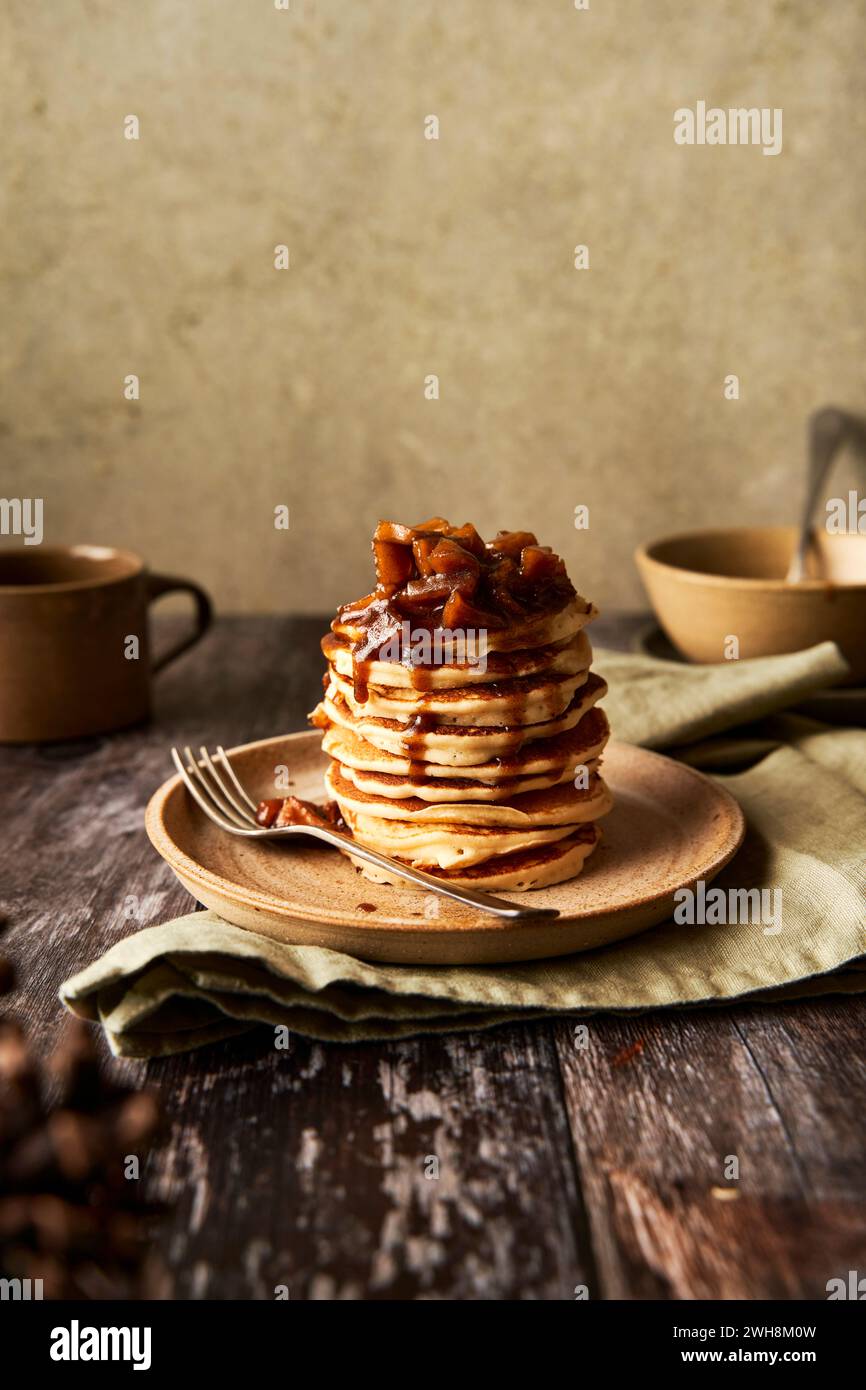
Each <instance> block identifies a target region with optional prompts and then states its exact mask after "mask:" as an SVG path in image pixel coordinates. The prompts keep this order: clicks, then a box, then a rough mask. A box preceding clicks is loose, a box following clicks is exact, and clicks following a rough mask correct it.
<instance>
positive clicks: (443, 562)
mask: <svg viewBox="0 0 866 1390" xmlns="http://www.w3.org/2000/svg"><path fill="white" fill-rule="evenodd" d="M373 556H374V560H375V565H376V579H377V581H378V584H377V589H376V592H375V593H374V594H370V595H369V596H368V597H367V598H364V599H361V600H359V601H358V602H357V603H349V604H346V605H345V606H344V607H343V608H341V609H340V613H339V620H340V621H342V622H346V623H350V624H351V623H352V622H358V621H363V625H364V626H365V627H368V626H369V624H370V618H371V617H373V616H374V614H375V618H376V620H377V625H378V626H379V627H380V630H381V628H382V627H385V626H387V627H390V626H391V625H392V624H390V623H382V621H381V620H382V618H384V617H385V613H384V612H383V609H385V608H387V612H388V616H389V617H390V618H392V619H393V618H397V619H398V625H399V620H400V619H402V618H403V617H410V618H411V617H416V616H418V615H422V616H424V615H426V616H427V617H428V619H429V618H435V619H436V625H437V626H439V625H441V626H446V623H445V610H446V608H447V607H448V606H449V603H450V606H451V610H452V616H453V615H454V614H456V613H458V612H464V611H466V609H469V610H471V611H473V612H474V613H476V614H478V615H483V617H484V619H485V621H486V626H488V627H490V626H493V627H502V626H503V625H504V623H505V622H507V621H508V620H510V619H514V618H517V617H521V616H522V617H526V616H531V615H532V614H534V613H536V612H539V611H545V610H548V609H549V610H553V609H555V608H558V607H561V606H562V605H563V603H565V602H566V601H567V600H568V599H569V598H571V597H572V595H573V594H574V588H573V587H572V584H571V582H570V580H569V578H568V575H567V574H566V571H565V565H564V564H563V562H562V560H561V559H560V558H559V556H558V555H556V554H554V552H553V551H552V550H551V549H550V546H547V545H539V544H538V540H537V538H536V537H535V536H534V535H533V534H532V532H531V531H499V532H498V533H497V535H496V536H495V538H494V539H493V540H492V541H488V542H487V543H486V544H485V542H484V541H483V540H482V539H481V537H480V536H479V534H478V532H477V531H476V529H475V527H474V526H473V525H472V524H471V523H470V522H466V523H465V524H464V525H463V526H451V525H449V523H448V522H447V521H445V519H444V518H443V517H441V516H434V517H432V518H431V520H430V521H425V522H422V523H421V524H420V525H419V526H403V525H401V524H400V523H399V522H396V521H380V522H379V525H378V526H377V527H376V531H375V534H374V536H373ZM456 595H459V597H460V599H461V600H462V601H463V602H462V603H460V604H458V603H456V602H455V603H451V600H452V599H453V598H454V597H455V596H456ZM370 609H373V610H374V613H373V614H371V613H370V612H369V610H370ZM377 610H378V611H377ZM362 614H366V617H365V618H364V619H362V616H361V615H362Z"/></svg>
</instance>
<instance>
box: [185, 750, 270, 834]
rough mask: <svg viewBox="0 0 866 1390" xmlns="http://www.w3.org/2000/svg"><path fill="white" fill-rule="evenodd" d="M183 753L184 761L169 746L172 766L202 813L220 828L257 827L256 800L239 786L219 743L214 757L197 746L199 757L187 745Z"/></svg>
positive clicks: (248, 828) (247, 828) (258, 828)
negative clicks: (172, 761)
mask: <svg viewBox="0 0 866 1390" xmlns="http://www.w3.org/2000/svg"><path fill="white" fill-rule="evenodd" d="M183 752H184V758H185V760H186V762H185V764H184V761H183V760H182V759H181V756H180V754H179V753H178V751H177V749H176V748H172V750H171V756H172V758H173V760H174V765H175V767H176V768H177V770H178V772H179V773H180V775H181V777H182V779H183V783H184V786H185V787H186V789H187V791H188V792H189V794H190V796H192V797H193V798H194V799H195V801H196V802H197V804H198V805H199V806H200V807H201V809H202V811H204V813H205V815H206V816H208V817H209V818H210V819H211V820H212V821H213V822H214V824H215V825H218V826H219V827H220V828H221V829H222V830H234V831H237V830H260V829H261V826H260V825H259V824H258V822H257V820H256V814H255V813H256V803H255V802H254V801H253V800H252V798H251V797H250V796H249V795H248V794H247V792H246V791H245V790H244V788H243V787H242V786H241V783H240V781H239V780H238V776H237V773H236V772H235V770H234V768H233V767H232V765H231V763H230V762H229V759H228V755H227V753H226V751H225V749H224V748H223V747H222V745H221V744H218V745H217V750H216V752H215V754H214V756H213V757H211V755H210V753H209V752H208V750H207V749H206V748H200V749H199V753H200V757H199V759H196V758H195V757H194V756H193V752H192V749H191V748H189V747H186V748H184V750H183ZM217 763H219V770H218V769H217V766H216V764H217Z"/></svg>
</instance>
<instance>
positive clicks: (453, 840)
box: [311, 518, 611, 890]
mask: <svg viewBox="0 0 866 1390" xmlns="http://www.w3.org/2000/svg"><path fill="white" fill-rule="evenodd" d="M383 531H384V536H385V537H386V539H385V540H384V541H381V540H380V541H379V548H378V549H377V543H376V541H375V540H374V550H376V557H377V571H378V575H379V586H378V588H377V590H376V592H375V593H374V594H372V595H370V596H369V598H368V599H366V600H361V601H360V603H358V604H352V605H347V606H346V607H345V608H343V609H341V610H340V613H339V614H338V616H337V618H336V619H335V621H334V623H333V624H332V632H331V634H329V635H328V636H327V637H325V638H324V639H323V641H322V649H323V652H324V654H325V657H326V659H327V662H328V673H327V676H326V678H325V693H324V698H323V699H322V701H321V703H320V704H319V705H318V706H317V707H316V709H315V710H314V711H313V714H312V715H311V719H312V721H313V722H314V723H315V724H316V725H317V726H318V727H320V728H321V729H322V730H323V731H324V732H323V738H322V747H323V749H324V750H325V752H326V753H328V754H329V755H330V758H331V763H330V767H329V769H328V772H327V773H326V778H325V780H326V785H327V788H328V792H329V795H330V796H331V798H332V799H333V800H334V801H335V802H336V803H337V806H338V807H339V811H340V814H341V816H342V818H343V820H344V821H345V823H346V825H347V826H348V828H349V829H350V830H351V832H352V834H353V835H354V837H355V839H357V840H358V841H359V842H361V843H363V844H365V845H369V846H370V847H371V848H373V849H376V850H379V851H380V852H381V853H382V854H385V855H388V856H389V857H391V858H394V859H399V860H403V861H405V862H407V863H409V864H412V865H414V866H416V867H418V868H423V869H425V870H426V871H428V872H429V873H432V874H434V875H436V876H437V877H439V878H442V879H446V880H449V881H451V882H454V883H463V884H469V885H472V886H475V887H478V888H491V889H511V890H521V889H529V888H540V887H543V886H544V885H546V884H552V883H560V882H562V881H563V880H564V879H568V878H572V877H573V876H574V875H576V874H578V873H580V871H581V868H582V867H583V863H584V861H585V860H586V858H587V857H588V855H590V854H591V853H592V851H593V849H595V847H596V845H597V843H598V841H599V838H600V831H599V829H598V827H597V825H596V822H597V821H598V819H599V818H600V817H601V816H603V815H605V814H606V812H607V811H609V810H610V807H611V796H610V792H609V791H608V788H607V786H606V785H605V783H604V781H603V779H602V777H601V774H600V773H599V770H598V769H599V762H600V759H601V754H602V752H603V750H604V746H605V743H606V742H607V739H608V735H609V728H608V723H607V719H606V717H605V715H604V713H603V712H602V711H601V710H600V709H597V708H596V702H597V701H598V700H599V699H600V698H601V697H602V696H603V695H604V694H605V691H606V689H607V687H606V685H605V683H604V681H603V680H602V679H601V678H600V677H599V676H597V675H594V674H593V673H592V672H591V670H590V665H591V661H592V648H591V647H590V644H589V641H588V639H587V636H586V633H585V631H584V629H585V627H586V625H587V624H588V623H589V622H591V621H592V619H593V618H594V617H595V616H596V610H595V609H594V608H593V606H592V604H591V603H588V602H587V601H586V600H585V599H583V598H581V597H580V595H579V594H577V593H575V591H574V589H573V587H572V586H571V584H570V582H569V581H568V579H567V576H566V575H565V570H564V567H563V566H562V562H561V561H560V560H559V559H558V558H557V557H556V556H555V555H552V553H551V552H550V551H549V550H546V549H545V548H543V547H539V546H538V545H537V542H536V541H535V537H534V536H531V535H530V534H529V533H523V532H521V533H517V532H502V533H500V535H499V536H498V537H497V538H496V540H495V541H492V542H490V543H489V544H488V545H485V543H484V542H483V541H481V540H480V538H478V536H477V533H476V532H475V531H474V528H472V527H462V528H459V529H458V528H455V527H451V526H449V525H448V523H447V522H444V521H442V520H441V518H435V519H434V521H433V522H427V523H424V524H423V525H422V526H420V527H413V528H409V527H396V526H394V525H393V524H392V523H381V524H380V527H379V529H378V530H377V533H376V534H377V537H379V536H380V533H383ZM395 534H396V535H398V536H399V537H400V538H401V539H400V541H399V542H395V541H393V540H392V539H391V537H392V536H393V535H395ZM466 536H468V541H464V540H463V539H462V538H463V537H466ZM403 537H406V538H407V539H402V538H403ZM419 537H420V538H421V540H422V541H423V542H424V545H423V547H422V549H421V550H420V551H419V549H418V544H417V542H418V538H419ZM440 537H441V538H442V539H443V540H447V542H448V545H447V546H444V547H443V546H441V545H439V544H438V541H439V538H440ZM455 538H456V539H455ZM398 543H399V544H401V545H403V546H408V547H409V550H408V555H409V556H410V557H411V556H412V555H413V553H414V555H415V556H416V557H417V559H416V560H411V559H409V558H404V557H403V556H401V555H399V554H398V556H397V558H398V560H399V562H400V563H399V564H397V565H396V567H395V563H392V562H393V560H394V554H395V553H396V551H392V552H391V554H390V556H389V555H388V554H385V555H384V556H383V551H382V547H383V546H389V547H393V546H395V545H396V544H398ZM464 544H469V545H471V550H470V551H469V552H468V553H469V555H470V557H471V555H472V554H473V553H474V555H475V557H476V558H477V560H478V569H477V570H476V569H474V568H472V567H471V566H470V567H469V570H468V573H469V574H470V575H471V576H472V578H471V579H464V578H463V576H464V575H465V574H466V573H467V571H464V570H461V569H460V568H459V566H460V565H461V564H462V563H463V561H462V559H461V554H460V553H459V552H460V550H461V547H462V546H463V545H464ZM479 547H481V549H479ZM497 547H499V548H497ZM530 552H532V553H530ZM535 552H538V554H536V553H535ZM443 557H444V558H443ZM502 557H505V558H504V559H503V558H502ZM539 557H540V558H539ZM419 561H420V568H419V563H418V562H419ZM446 561H447V565H448V568H447V569H446V570H444V571H440V570H437V569H436V565H437V563H441V565H445V564H446ZM467 564H468V561H467ZM443 573H444V582H442V583H440V582H439V581H440V580H442V577H443ZM503 576H504V577H503ZM461 584H462V585H463V586H464V587H463V588H460V587H459V586H460V585H461ZM449 586H450V587H449ZM455 594H456V597H455ZM425 605H426V606H425ZM452 615H458V616H462V617H464V618H465V617H467V616H468V617H471V618H473V619H477V620H479V621H478V622H477V623H476V624H475V626H474V627H473V628H472V629H471V631H472V632H473V633H474V634H475V636H474V637H473V638H472V639H471V640H470V641H468V642H465V643H464V644H463V645H462V646H461V645H460V644H459V643H458V644H453V643H452V645H451V646H450V647H449V646H448V644H447V643H446V644H445V645H444V652H445V658H446V659H440V660H438V661H431V660H429V659H428V660H426V661H424V662H419V661H418V659H417V656H418V650H419V644H418V642H417V640H415V639H416V638H417V636H418V632H419V626H418V625H419V624H420V631H421V634H422V635H423V634H424V633H427V634H428V635H430V634H434V633H436V632H437V631H441V630H442V629H443V628H444V629H445V630H446V631H454V630H455V628H454V623H453V616H452ZM443 616H444V618H450V621H448V622H445V621H443ZM481 620H483V621H481ZM398 626H399V629H400V635H402V636H403V637H406V638H408V637H409V636H410V635H411V637H412V639H413V642H412V643H411V644H410V643H409V642H408V641H405V642H404V643H403V645H402V647H401V646H400V644H399V640H398V641H397V645H396V646H395V639H397V636H398V634H397V628H398ZM388 639H390V640H388ZM421 645H422V647H423V644H421ZM426 650H427V652H428V653H429V644H428V648H427V649H426ZM448 658H450V659H448ZM356 862H357V864H358V867H359V868H360V869H361V870H362V872H363V873H364V874H365V875H366V876H367V877H369V878H372V879H375V880H377V881H379V882H401V881H402V880H399V879H397V878H393V879H391V878H390V877H389V876H388V874H387V872H386V871H382V870H380V869H378V868H377V867H375V866H372V865H368V864H364V863H363V862H362V861H360V860H359V861H356Z"/></svg>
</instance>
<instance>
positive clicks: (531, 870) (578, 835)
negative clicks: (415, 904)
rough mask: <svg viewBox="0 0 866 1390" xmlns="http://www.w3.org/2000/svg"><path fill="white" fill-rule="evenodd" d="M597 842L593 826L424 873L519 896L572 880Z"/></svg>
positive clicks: (371, 870) (374, 870)
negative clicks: (544, 842)
mask: <svg viewBox="0 0 866 1390" xmlns="http://www.w3.org/2000/svg"><path fill="white" fill-rule="evenodd" d="M600 839H601V831H600V830H599V829H598V827H597V826H595V825H582V826H580V827H579V829H578V830H576V831H575V833H574V834H573V835H569V836H568V837H567V838H566V839H564V840H558V841H556V843H555V844H552V845H550V844H549V845H536V846H534V847H533V848H532V849H528V850H522V851H520V852H519V853H517V854H507V855H503V856H502V857H501V858H499V859H489V860H488V861H487V863H485V864H475V865H473V866H468V867H464V868H461V869H455V870H450V871H447V870H444V869H436V868H428V869H427V870H426V871H425V872H426V873H428V874H432V875H433V876H434V878H439V879H442V880H443V882H445V883H453V884H455V885H457V886H461V885H463V886H465V887H467V888H487V889H489V890H490V891H491V892H494V893H499V892H509V891H510V892H512V893H523V892H527V891H529V890H531V889H535V888H548V887H551V886H552V885H553V884H554V883H564V882H565V881H566V880H567V879H570V878H576V877H577V875H578V874H579V873H580V872H581V870H582V869H583V866H584V863H585V861H586V860H587V859H588V857H589V856H590V855H591V854H592V852H593V850H594V849H595V848H596V846H597V845H598V842H599V840H600ZM342 853H344V854H347V855H348V857H349V858H350V859H351V858H352V852H351V850H343V851H342ZM353 863H354V864H355V865H356V867H357V868H358V869H360V871H361V873H362V874H363V876H364V877H365V878H367V879H370V880H372V882H373V883H393V884H396V885H397V886H398V887H402V888H405V886H406V881H405V879H402V878H400V877H399V875H397V874H389V873H388V871H387V870H386V869H380V868H379V867H378V866H377V865H374V864H365V863H364V862H363V860H361V859H355V860H353Z"/></svg>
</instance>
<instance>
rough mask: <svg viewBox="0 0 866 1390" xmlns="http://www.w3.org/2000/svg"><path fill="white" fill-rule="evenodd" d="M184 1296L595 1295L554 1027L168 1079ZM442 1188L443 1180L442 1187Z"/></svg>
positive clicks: (310, 1052)
mask: <svg viewBox="0 0 866 1390" xmlns="http://www.w3.org/2000/svg"><path fill="white" fill-rule="evenodd" d="M150 1074H151V1077H152V1078H154V1079H156V1080H157V1081H158V1082H159V1083H160V1084H161V1087H162V1090H163V1094H164V1097H165V1101H166V1104H167V1105H168V1108H169V1114H170V1118H171V1120H172V1133H171V1138H170V1142H169V1144H168V1145H167V1147H166V1149H165V1150H164V1151H163V1152H162V1153H160V1154H159V1155H157V1157H156V1162H155V1164H154V1165H152V1171H153V1184H152V1191H153V1192H155V1193H157V1194H158V1195H160V1196H162V1197H165V1198H168V1199H171V1198H173V1197H174V1198H176V1199H177V1201H178V1206H177V1209H176V1211H175V1214H174V1216H173V1218H172V1225H171V1238H170V1242H169V1247H168V1248H169V1260H170V1265H171V1269H172V1272H173V1275H174V1281H175V1282H174V1287H175V1291H176V1296H179V1297H182V1298H189V1297H223V1298H225V1297H229V1298H273V1297H274V1289H275V1287H276V1286H277V1285H280V1284H285V1285H287V1286H288V1288H289V1290H290V1293H291V1296H292V1297H293V1298H314V1299H319V1298H373V1299H380V1298H428V1299H429V1298H445V1297H447V1298H460V1299H464V1298H490V1299H504V1298H544V1299H557V1298H569V1297H571V1296H572V1289H573V1287H574V1285H575V1284H577V1283H591V1282H593V1280H592V1273H591V1270H590V1268H589V1267H588V1264H587V1263H586V1255H587V1252H586V1250H584V1249H581V1248H580V1236H579V1235H578V1234H576V1232H579V1231H580V1228H581V1224H582V1223H581V1216H580V1209H579V1200H578V1195H577V1192H576V1188H575V1181H574V1170H573V1166H572V1161H571V1149H570V1144H569V1140H568V1134H567V1130H566V1126H565V1121H564V1116H563V1112H562V1105H561V1098H560V1092H559V1077H558V1069H557V1063H556V1058H555V1055H554V1052H553V1048H552V1045H551V1041H550V1036H549V1032H548V1030H547V1029H546V1027H540V1028H535V1029H531V1030H524V1029H514V1028H512V1029H507V1030H501V1031H498V1032H496V1033H495V1034H486V1035H485V1034H475V1035H466V1036H461V1037H457V1036H455V1037H450V1038H430V1039H418V1040H411V1041H406V1042H399V1043H391V1044H382V1045H374V1044H369V1045H365V1046H352V1047H322V1046H320V1045H318V1044H311V1043H309V1042H307V1041H305V1040H303V1039H295V1040H294V1046H293V1048H292V1050H291V1052H290V1053H288V1054H287V1053H282V1052H277V1051H276V1050H275V1049H274V1047H273V1045H272V1040H271V1039H269V1038H268V1037H267V1036H266V1035H265V1036H263V1035H258V1034H257V1035H256V1037H255V1038H247V1039H245V1040H242V1042H241V1043H240V1044H238V1043H233V1044H231V1046H227V1045H223V1046H221V1047H220V1048H213V1049H209V1050H208V1052H207V1053H201V1054H198V1055H196V1056H194V1057H190V1058H176V1059H171V1060H168V1061H165V1062H161V1063H158V1064H151V1066H150ZM436 1172H438V1176H428V1174H433V1173H436Z"/></svg>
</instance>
